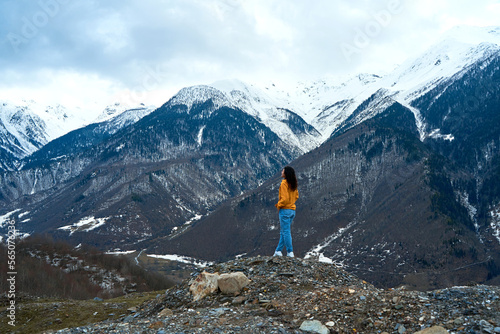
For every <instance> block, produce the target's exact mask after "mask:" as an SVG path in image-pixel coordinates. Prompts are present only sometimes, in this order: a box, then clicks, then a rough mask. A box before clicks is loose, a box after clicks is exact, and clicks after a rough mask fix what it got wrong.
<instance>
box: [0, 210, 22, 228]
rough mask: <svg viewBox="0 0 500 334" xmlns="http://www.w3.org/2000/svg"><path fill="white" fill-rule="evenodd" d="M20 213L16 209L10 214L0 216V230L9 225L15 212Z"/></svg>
mask: <svg viewBox="0 0 500 334" xmlns="http://www.w3.org/2000/svg"><path fill="white" fill-rule="evenodd" d="M19 211H21V209H17V210H14V211H11V212H7V213H6V214H4V215H3V216H0V228H3V227H4V226H5V225H6V224H10V222H11V220H12V218H11V216H12V215H14V214H15V213H16V212H19Z"/></svg>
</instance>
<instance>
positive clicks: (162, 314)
mask: <svg viewBox="0 0 500 334" xmlns="http://www.w3.org/2000/svg"><path fill="white" fill-rule="evenodd" d="M172 314H174V312H173V311H172V310H171V309H169V308H164V309H163V310H161V312H160V313H158V316H159V317H168V316H169V315H172Z"/></svg>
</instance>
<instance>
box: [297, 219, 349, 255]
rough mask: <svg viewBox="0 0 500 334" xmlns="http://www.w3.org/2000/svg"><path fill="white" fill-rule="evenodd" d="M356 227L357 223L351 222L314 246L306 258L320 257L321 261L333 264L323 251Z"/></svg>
mask: <svg viewBox="0 0 500 334" xmlns="http://www.w3.org/2000/svg"><path fill="white" fill-rule="evenodd" d="M354 225H356V222H350V223H349V224H348V225H347V226H346V227H342V228H340V229H339V230H338V231H337V232H336V233H334V234H332V235H330V236H329V237H327V238H326V239H325V240H324V241H323V242H322V243H320V244H319V245H316V246H314V247H313V248H312V249H311V250H310V251H309V252H307V253H306V255H305V256H304V258H305V259H308V258H313V257H319V261H322V262H327V263H333V260H331V259H330V258H327V257H326V256H324V254H323V253H322V251H323V249H325V248H326V247H328V245H330V244H331V243H332V242H333V241H334V240H336V239H338V238H340V237H341V236H342V235H343V234H344V233H345V232H346V231H347V230H349V229H351V228H352V227H353V226H354Z"/></svg>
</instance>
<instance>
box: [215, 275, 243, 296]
mask: <svg viewBox="0 0 500 334" xmlns="http://www.w3.org/2000/svg"><path fill="white" fill-rule="evenodd" d="M249 283H250V280H249V279H248V278H247V277H246V276H245V274H243V273H242V272H235V273H230V274H222V275H220V277H219V281H218V284H219V289H220V291H221V292H222V293H223V294H226V295H237V294H239V293H240V292H241V290H242V289H243V288H244V287H246V286H247V285H248V284H249Z"/></svg>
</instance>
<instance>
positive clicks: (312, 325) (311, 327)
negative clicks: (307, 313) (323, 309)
mask: <svg viewBox="0 0 500 334" xmlns="http://www.w3.org/2000/svg"><path fill="white" fill-rule="evenodd" d="M299 329H300V330H301V331H304V332H310V333H319V334H329V333H330V330H329V329H328V328H327V327H326V326H325V325H323V324H322V323H321V321H319V320H306V321H304V322H303V323H302V325H300V328H299Z"/></svg>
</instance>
